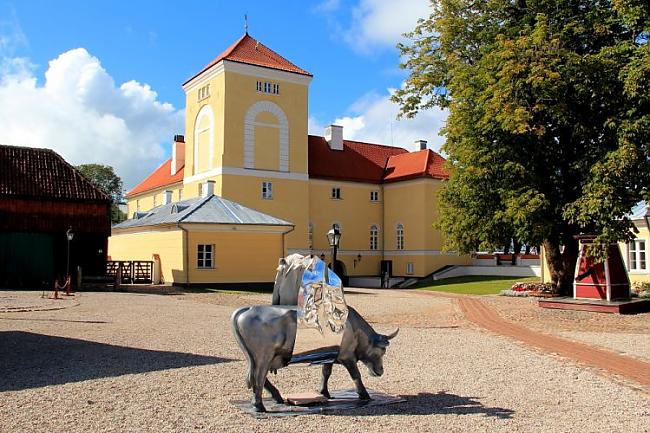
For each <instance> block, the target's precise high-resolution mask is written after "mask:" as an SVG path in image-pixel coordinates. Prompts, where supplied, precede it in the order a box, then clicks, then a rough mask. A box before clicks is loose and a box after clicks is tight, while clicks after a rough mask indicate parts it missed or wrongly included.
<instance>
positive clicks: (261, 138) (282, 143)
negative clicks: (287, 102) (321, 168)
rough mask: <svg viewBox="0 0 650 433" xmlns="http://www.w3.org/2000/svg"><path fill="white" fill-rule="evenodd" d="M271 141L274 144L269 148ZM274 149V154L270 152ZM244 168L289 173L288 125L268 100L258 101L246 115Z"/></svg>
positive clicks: (282, 114)
mask: <svg viewBox="0 0 650 433" xmlns="http://www.w3.org/2000/svg"><path fill="white" fill-rule="evenodd" d="M272 142H273V143H276V145H275V146H270V143H272ZM273 150H275V151H276V152H277V153H276V154H272V153H269V152H272V151H273ZM271 160H272V161H271ZM267 164H268V166H267ZM244 168H257V169H267V170H276V171H289V122H288V121H287V116H286V115H285V114H284V111H282V109H281V108H280V107H279V106H278V105H277V104H274V103H273V102H271V101H258V102H256V103H255V104H253V105H252V106H251V107H250V108H249V109H248V111H247V112H246V116H245V118H244Z"/></svg>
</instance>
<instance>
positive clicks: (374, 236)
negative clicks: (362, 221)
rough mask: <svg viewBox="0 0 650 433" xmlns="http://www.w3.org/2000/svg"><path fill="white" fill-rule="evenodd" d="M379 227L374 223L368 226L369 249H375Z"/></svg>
mask: <svg viewBox="0 0 650 433" xmlns="http://www.w3.org/2000/svg"><path fill="white" fill-rule="evenodd" d="M378 241H379V229H378V228H377V226H376V225H372V226H370V249H371V250H376V249H377V245H378V244H379V242H378Z"/></svg>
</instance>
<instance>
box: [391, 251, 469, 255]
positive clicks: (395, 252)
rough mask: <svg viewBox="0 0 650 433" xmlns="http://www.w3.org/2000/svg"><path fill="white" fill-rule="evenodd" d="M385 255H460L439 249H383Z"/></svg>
mask: <svg viewBox="0 0 650 433" xmlns="http://www.w3.org/2000/svg"><path fill="white" fill-rule="evenodd" d="M384 255H386V256H460V254H458V252H457V251H440V250H384Z"/></svg>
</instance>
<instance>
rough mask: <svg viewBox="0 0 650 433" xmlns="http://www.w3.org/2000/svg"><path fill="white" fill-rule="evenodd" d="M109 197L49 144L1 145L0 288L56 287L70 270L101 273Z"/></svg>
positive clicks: (94, 273)
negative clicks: (57, 279)
mask: <svg viewBox="0 0 650 433" xmlns="http://www.w3.org/2000/svg"><path fill="white" fill-rule="evenodd" d="M110 203H111V201H110V198H109V197H107V196H106V195H105V194H104V193H103V192H101V191H100V190H99V189H98V188H97V187H95V186H94V185H93V184H92V183H91V182H90V181H89V180H88V179H86V178H85V177H84V176H83V175H82V174H81V173H80V172H79V171H78V170H77V169H75V168H74V167H73V166H71V165H70V164H68V163H67V162H66V161H65V160H64V159H63V158H62V157H61V156H60V155H58V154H57V153H56V152H54V151H53V150H50V149H33V148H28V147H17V146H6V145H0V287H11V288H21V287H25V288H30V287H31V288H34V287H42V286H44V285H46V286H51V283H52V281H53V279H54V278H55V277H63V276H64V275H65V274H66V264H67V263H66V262H67V247H68V245H67V242H68V240H67V236H66V232H67V230H68V229H71V231H72V233H74V237H73V238H72V241H70V270H71V273H72V274H74V271H75V270H76V269H77V266H81V267H82V270H83V272H84V273H85V274H88V275H102V274H103V273H104V272H105V268H106V247H107V240H108V236H109V235H110V228H111V226H110Z"/></svg>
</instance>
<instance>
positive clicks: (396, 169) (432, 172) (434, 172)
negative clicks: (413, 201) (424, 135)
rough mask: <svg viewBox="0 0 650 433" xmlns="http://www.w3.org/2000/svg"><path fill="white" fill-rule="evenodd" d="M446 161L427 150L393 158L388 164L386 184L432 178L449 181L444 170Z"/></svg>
mask: <svg viewBox="0 0 650 433" xmlns="http://www.w3.org/2000/svg"><path fill="white" fill-rule="evenodd" d="M444 164H445V159H444V158H443V157H442V156H440V155H438V154H437V153H436V152H434V151H432V150H430V149H425V150H420V151H419V152H413V153H404V154H400V155H394V156H391V157H390V158H389V159H388V163H387V164H386V173H385V174H384V182H396V181H399V180H407V179H415V178H418V177H432V178H434V179H448V178H449V173H448V172H447V170H445V168H444Z"/></svg>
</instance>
